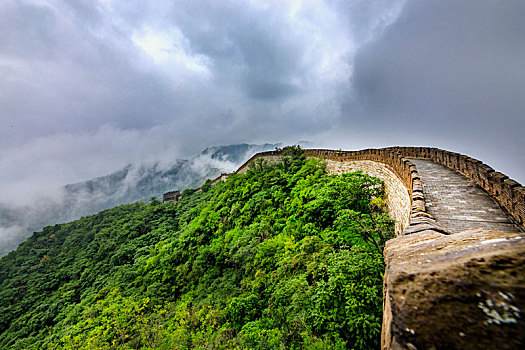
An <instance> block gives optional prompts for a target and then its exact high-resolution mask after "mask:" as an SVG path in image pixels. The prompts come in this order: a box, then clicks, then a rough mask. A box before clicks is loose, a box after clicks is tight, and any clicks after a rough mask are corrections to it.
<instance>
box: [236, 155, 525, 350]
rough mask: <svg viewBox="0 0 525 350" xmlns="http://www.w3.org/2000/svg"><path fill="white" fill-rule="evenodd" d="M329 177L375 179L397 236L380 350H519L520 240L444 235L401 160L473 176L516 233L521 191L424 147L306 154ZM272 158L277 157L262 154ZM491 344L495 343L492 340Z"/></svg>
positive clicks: (523, 260)
mask: <svg viewBox="0 0 525 350" xmlns="http://www.w3.org/2000/svg"><path fill="white" fill-rule="evenodd" d="M304 152H305V153H306V155H307V156H308V157H315V158H322V159H323V160H324V161H325V162H326V163H327V170H328V172H332V173H339V172H346V171H354V170H362V171H363V172H365V173H367V174H370V175H373V176H377V177H380V178H382V179H383V181H384V183H385V187H386V188H385V189H386V193H387V200H388V202H389V203H388V205H389V208H388V210H389V212H390V213H391V215H392V217H393V218H395V219H397V220H398V224H397V225H398V226H397V227H396V233H397V234H398V237H397V238H395V239H391V240H389V241H388V242H387V244H386V247H385V250H384V257H385V264H386V269H385V276H384V286H383V294H384V297H383V326H382V334H381V349H384V350H388V349H410V350H414V349H453V348H454V349H472V350H474V349H479V348H483V349H522V348H523V344H525V320H524V318H523V313H524V312H525V288H523V286H524V285H525V279H524V278H523V276H525V234H523V233H503V232H498V231H491V230H486V229H481V228H480V229H474V230H470V231H463V232H460V233H456V234H451V235H449V232H447V231H446V230H445V229H443V228H442V227H440V226H439V225H438V224H437V223H436V221H435V220H434V218H433V217H432V216H431V215H430V214H428V213H427V212H426V204H425V197H424V193H423V184H422V181H421V178H420V176H419V174H418V171H417V169H416V166H415V165H414V164H412V163H411V162H410V161H409V160H408V158H415V159H428V160H431V161H433V162H435V163H438V164H441V165H444V166H446V167H448V168H449V169H452V170H455V171H457V172H459V173H461V174H463V175H465V176H467V177H468V178H470V179H472V180H473V181H474V182H475V183H476V184H477V185H478V186H479V187H481V188H483V189H484V190H485V191H486V192H488V193H489V194H490V195H492V196H493V198H494V199H495V200H496V201H497V202H498V203H499V204H500V206H501V207H502V208H504V209H505V210H506V211H507V212H508V213H509V214H510V215H511V216H512V218H513V219H514V220H515V222H516V223H517V224H518V225H519V226H520V227H521V228H522V229H523V228H525V227H524V222H525V188H524V187H523V186H521V185H520V184H519V183H517V182H516V181H514V180H512V179H509V178H508V177H507V176H505V175H504V174H502V173H500V172H496V171H494V169H492V168H491V167H489V166H488V165H486V164H483V163H482V162H481V161H479V160H476V159H473V158H470V157H468V156H465V155H462V154H458V153H454V152H449V151H445V150H441V149H438V148H430V147H388V148H382V149H365V150H361V151H337V150H325V149H307V150H305V151H304ZM259 158H263V159H265V160H266V161H268V162H275V161H278V160H279V159H280V158H281V152H280V151H270V152H262V153H258V154H256V155H254V156H253V157H252V158H251V159H250V160H248V161H247V162H246V163H245V164H243V165H242V166H241V167H240V168H239V170H237V173H244V172H246V171H247V169H248V166H249V164H250V163H251V162H253V161H255V160H257V159H259ZM495 339H497V340H498V341H494V340H495Z"/></svg>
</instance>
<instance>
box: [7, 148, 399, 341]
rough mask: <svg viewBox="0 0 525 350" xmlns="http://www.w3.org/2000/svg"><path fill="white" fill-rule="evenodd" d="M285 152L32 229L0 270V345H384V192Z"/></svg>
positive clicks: (357, 176)
mask: <svg viewBox="0 0 525 350" xmlns="http://www.w3.org/2000/svg"><path fill="white" fill-rule="evenodd" d="M285 152H287V154H288V157H286V158H284V159H283V161H282V162H278V163H272V164H268V163H266V162H264V161H257V162H255V163H254V164H253V166H252V167H251V168H250V170H249V171H248V172H247V173H246V174H242V175H241V174H238V175H232V176H230V177H229V178H228V180H227V181H225V182H220V183H218V184H216V185H214V186H211V184H210V183H207V184H206V185H205V186H203V187H202V191H192V190H186V191H185V192H184V193H183V200H182V201H181V202H179V203H176V204H170V203H167V204H163V203H160V202H158V201H156V200H152V201H151V202H150V203H149V204H142V203H136V204H131V205H124V206H120V207H116V208H113V209H110V210H106V211H103V212H101V213H99V214H97V215H93V216H90V217H85V218H82V219H80V220H77V221H74V222H71V223H68V224H62V225H56V226H54V227H46V228H45V229H44V230H43V231H42V232H39V233H35V234H34V235H33V236H32V237H31V238H30V239H28V240H27V241H26V242H25V243H23V244H22V245H21V246H20V247H19V249H18V250H16V251H15V252H12V253H10V254H9V255H8V256H6V257H4V258H2V259H1V260H0V348H2V349H10V348H12V349H44V348H48V349H62V348H66V349H88V348H89V349H93V348H117V349H136V348H143V349H191V348H195V349H219V348H227V349H233V348H238V349H246V348H248V349H283V348H285V349H286V348H290V349H302V348H308V349H327V348H334V349H337V348H341V349H343V348H354V349H368V348H378V343H379V334H380V328H381V305H382V272H383V269H384V266H383V262H382V256H381V250H382V247H383V245H384V242H385V240H386V239H387V238H389V237H390V236H391V234H392V222H391V220H390V219H389V218H388V216H387V215H386V214H384V213H383V212H382V211H381V210H380V207H381V203H382V202H381V196H382V185H381V182H380V181H379V180H378V179H376V178H372V177H370V176H367V175H364V174H361V173H350V174H344V175H340V176H335V175H327V174H326V172H325V169H324V165H323V163H322V162H320V161H318V160H315V159H309V160H307V159H306V158H305V157H304V155H303V154H302V153H301V151H300V150H299V149H297V148H288V149H285Z"/></svg>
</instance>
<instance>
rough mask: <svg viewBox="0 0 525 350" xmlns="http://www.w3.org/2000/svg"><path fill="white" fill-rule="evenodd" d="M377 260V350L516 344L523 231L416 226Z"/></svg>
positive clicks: (520, 337) (524, 272)
mask: <svg viewBox="0 0 525 350" xmlns="http://www.w3.org/2000/svg"><path fill="white" fill-rule="evenodd" d="M384 257H385V264H386V270H385V279H384V287H383V295H384V296H383V328H382V334H381V348H382V349H383V350H387V349H393V350H398V349H409V350H414V349H523V344H525V321H524V320H523V318H524V310H525V277H524V276H525V235H524V234H523V233H502V232H497V231H491V230H485V229H474V230H470V231H463V232H460V233H456V234H453V235H442V234H440V233H437V232H436V231H435V230H423V231H420V232H414V233H413V234H410V235H406V236H402V237H398V238H395V239H392V240H390V241H388V242H387V244H386V247H385V250H384Z"/></svg>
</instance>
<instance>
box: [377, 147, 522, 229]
mask: <svg viewBox="0 0 525 350" xmlns="http://www.w3.org/2000/svg"><path fill="white" fill-rule="evenodd" d="M387 149H388V150H391V151H394V152H399V153H401V154H402V155H403V156H405V157H407V158H419V159H429V160H432V161H433V162H435V163H438V164H441V165H444V166H446V167H447V168H449V169H452V170H455V171H457V172H459V173H460V174H463V175H465V176H466V177H468V178H470V179H472V180H473V181H474V182H475V183H476V184H477V185H478V186H480V187H481V188H483V189H484V190H485V191H487V193H489V194H490V195H492V196H493V198H494V199H496V201H497V202H498V203H499V204H500V205H501V206H502V207H503V208H505V210H506V211H507V212H508V213H509V214H510V215H511V216H512V218H513V219H514V220H515V222H516V224H518V225H520V226H521V228H522V229H524V230H525V187H523V186H522V185H520V184H519V183H518V182H516V181H514V180H512V179H510V178H509V177H508V176H506V175H505V174H502V173H500V172H498V171H495V170H494V169H492V168H491V167H490V166H488V165H487V164H484V163H483V162H481V161H480V160H477V159H474V158H471V157H469V156H466V155H463V154H459V153H454V152H449V151H445V150H442V149H439V148H431V147H398V146H396V147H389V148H387Z"/></svg>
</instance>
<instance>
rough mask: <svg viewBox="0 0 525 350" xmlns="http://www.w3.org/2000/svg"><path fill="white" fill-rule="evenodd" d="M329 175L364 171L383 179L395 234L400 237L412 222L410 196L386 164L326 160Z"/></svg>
mask: <svg viewBox="0 0 525 350" xmlns="http://www.w3.org/2000/svg"><path fill="white" fill-rule="evenodd" d="M324 162H325V163H326V171H327V173H328V174H337V175H338V174H342V173H348V172H354V171H362V172H363V173H365V174H368V175H371V176H375V177H377V178H379V179H381V180H382V181H383V183H384V186H385V203H386V207H387V212H388V214H389V215H390V217H391V218H392V219H393V220H395V232H396V235H399V234H401V233H402V232H403V230H404V229H405V227H407V226H408V224H409V222H410V208H411V202H410V194H409V192H408V190H407V188H406V187H405V185H404V184H403V183H402V182H401V180H400V179H399V178H398V177H397V175H395V174H394V173H393V172H392V170H390V169H389V168H388V166H387V165H386V164H384V163H379V162H375V161H372V160H347V161H335V160H330V159H325V160H324Z"/></svg>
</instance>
